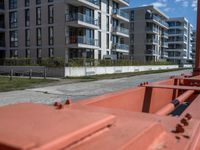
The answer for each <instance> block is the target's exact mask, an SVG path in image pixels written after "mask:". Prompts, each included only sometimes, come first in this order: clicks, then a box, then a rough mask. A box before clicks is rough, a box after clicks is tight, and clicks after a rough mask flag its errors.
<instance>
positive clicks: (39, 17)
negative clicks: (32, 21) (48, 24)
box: [36, 7, 42, 25]
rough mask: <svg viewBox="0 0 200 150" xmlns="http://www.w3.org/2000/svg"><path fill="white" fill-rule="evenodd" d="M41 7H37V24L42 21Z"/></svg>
mask: <svg viewBox="0 0 200 150" xmlns="http://www.w3.org/2000/svg"><path fill="white" fill-rule="evenodd" d="M41 17H42V15H41V7H37V8H36V25H41V22H42V18H41Z"/></svg>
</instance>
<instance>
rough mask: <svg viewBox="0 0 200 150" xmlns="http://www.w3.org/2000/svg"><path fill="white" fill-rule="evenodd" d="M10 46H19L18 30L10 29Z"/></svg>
mask: <svg viewBox="0 0 200 150" xmlns="http://www.w3.org/2000/svg"><path fill="white" fill-rule="evenodd" d="M10 47H18V31H10Z"/></svg>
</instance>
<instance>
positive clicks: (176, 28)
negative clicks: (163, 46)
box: [167, 17, 193, 64]
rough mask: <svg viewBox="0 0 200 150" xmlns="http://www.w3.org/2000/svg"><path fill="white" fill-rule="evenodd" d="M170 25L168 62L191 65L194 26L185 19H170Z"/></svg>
mask: <svg viewBox="0 0 200 150" xmlns="http://www.w3.org/2000/svg"><path fill="white" fill-rule="evenodd" d="M168 24H169V31H168V34H169V40H168V46H169V48H168V49H167V51H168V54H169V55H168V61H171V62H174V63H178V64H187V63H191V62H192V43H191V41H192V39H191V38H192V37H191V35H192V28H193V26H192V25H191V24H190V23H189V21H188V20H187V19H186V18H184V17H179V18H170V19H169V20H168Z"/></svg>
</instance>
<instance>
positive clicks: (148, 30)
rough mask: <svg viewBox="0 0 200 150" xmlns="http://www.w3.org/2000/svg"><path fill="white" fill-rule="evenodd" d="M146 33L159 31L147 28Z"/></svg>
mask: <svg viewBox="0 0 200 150" xmlns="http://www.w3.org/2000/svg"><path fill="white" fill-rule="evenodd" d="M146 31H147V32H158V29H156V28H152V27H147V28H146Z"/></svg>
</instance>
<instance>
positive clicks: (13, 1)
mask: <svg viewBox="0 0 200 150" xmlns="http://www.w3.org/2000/svg"><path fill="white" fill-rule="evenodd" d="M9 8H10V9H16V8H17V0H9Z"/></svg>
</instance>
